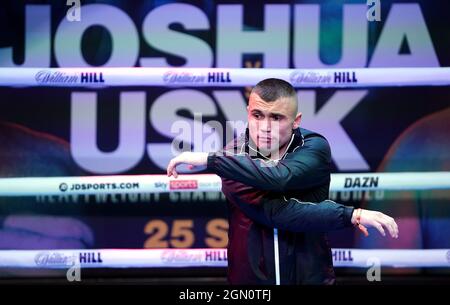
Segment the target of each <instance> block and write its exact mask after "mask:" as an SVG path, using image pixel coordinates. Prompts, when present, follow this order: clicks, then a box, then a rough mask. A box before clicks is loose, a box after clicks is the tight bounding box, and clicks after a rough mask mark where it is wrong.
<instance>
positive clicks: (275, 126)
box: [167, 79, 398, 284]
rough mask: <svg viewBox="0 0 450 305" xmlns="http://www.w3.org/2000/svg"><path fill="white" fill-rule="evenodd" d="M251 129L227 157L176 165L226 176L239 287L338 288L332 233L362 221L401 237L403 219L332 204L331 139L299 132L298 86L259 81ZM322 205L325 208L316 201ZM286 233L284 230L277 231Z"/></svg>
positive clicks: (232, 276) (196, 156)
mask: <svg viewBox="0 0 450 305" xmlns="http://www.w3.org/2000/svg"><path fill="white" fill-rule="evenodd" d="M247 110H248V128H247V130H246V133H245V135H243V136H241V138H240V139H236V140H235V141H233V142H232V143H230V144H229V145H227V146H226V147H225V149H224V150H223V151H222V152H220V153H210V154H208V153H192V152H185V153H182V154H181V155H179V156H177V157H176V158H174V159H172V160H171V161H170V163H169V165H168V167H167V174H168V176H169V177H170V176H171V175H173V176H174V177H175V178H176V177H177V176H178V173H177V172H176V165H177V164H181V163H186V164H190V165H193V166H198V165H207V168H208V169H209V170H210V171H212V172H214V173H215V174H217V175H219V176H220V177H222V191H223V192H224V194H225V196H226V197H227V201H228V206H229V223H230V229H229V232H228V235H229V244H228V279H229V281H230V283H232V284H275V283H281V284H334V283H335V276H334V271H333V263H332V255H331V249H330V247H329V245H328V242H327V238H326V235H325V233H324V232H326V231H329V230H332V229H338V228H343V227H346V226H351V225H352V224H359V227H360V228H361V229H362V230H365V227H364V226H363V225H367V226H373V227H376V228H377V229H378V230H379V231H380V233H381V234H383V235H384V234H385V231H384V228H385V229H387V230H388V231H389V233H390V234H391V236H392V237H395V238H396V237H397V235H398V228H397V225H396V224H395V221H394V220H393V219H392V218H390V217H388V216H386V215H384V214H382V213H378V212H373V211H368V210H364V211H363V210H358V213H354V209H353V208H352V207H345V206H343V205H339V204H337V203H334V202H332V201H329V200H326V199H327V198H328V193H329V184H330V164H331V153H330V148H329V145H328V142H327V141H326V140H325V138H324V137H323V136H321V135H319V134H317V133H314V132H312V131H309V130H306V129H301V128H299V124H300V120H301V113H298V112H297V96H296V92H295V90H294V88H293V87H292V86H291V85H290V84H289V83H288V82H286V81H283V80H280V79H266V80H263V81H261V82H259V83H258V84H257V85H256V86H255V87H254V88H253V90H252V92H251V94H250V98H249V105H248V107H247ZM316 202H319V204H315V203H316ZM272 228H278V229H281V230H282V231H280V232H279V233H278V231H277V230H272Z"/></svg>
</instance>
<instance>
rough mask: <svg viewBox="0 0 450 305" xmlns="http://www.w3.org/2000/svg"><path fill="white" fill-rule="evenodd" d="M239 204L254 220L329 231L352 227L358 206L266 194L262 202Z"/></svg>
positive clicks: (288, 227) (292, 228) (301, 229)
mask: <svg viewBox="0 0 450 305" xmlns="http://www.w3.org/2000/svg"><path fill="white" fill-rule="evenodd" d="M237 204H238V206H239V207H240V208H241V210H242V211H243V212H244V214H245V215H246V216H247V217H249V218H250V219H252V220H253V221H255V222H257V223H260V224H262V225H265V226H269V227H273V228H278V229H282V230H287V231H291V232H327V231H331V230H337V229H342V228H345V227H351V226H352V215H353V210H354V208H353V207H349V206H344V205H342V204H338V203H336V202H334V201H331V200H325V201H322V202H319V203H310V202H302V201H299V200H297V199H295V198H291V199H289V200H284V198H273V199H266V198H265V199H262V200H261V202H260V204H258V205H249V204H246V203H242V202H238V203H237Z"/></svg>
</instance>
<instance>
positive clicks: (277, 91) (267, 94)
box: [252, 78, 297, 102]
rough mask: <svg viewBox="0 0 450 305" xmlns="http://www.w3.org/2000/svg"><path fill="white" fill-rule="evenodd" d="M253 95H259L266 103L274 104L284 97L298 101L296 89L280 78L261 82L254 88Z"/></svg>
mask: <svg viewBox="0 0 450 305" xmlns="http://www.w3.org/2000/svg"><path fill="white" fill-rule="evenodd" d="M252 93H256V94H258V96H259V97H260V98H262V99H263V100H264V101H265V102H273V101H276V100H277V99H279V98H282V97H292V98H294V99H295V101H297V93H296V92H295V89H294V87H292V85H291V84H290V83H288V82H287V81H285V80H282V79H279V78H266V79H264V80H262V81H260V82H259V83H257V84H256V86H255V87H253V89H252Z"/></svg>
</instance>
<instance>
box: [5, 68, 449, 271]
mask: <svg viewBox="0 0 450 305" xmlns="http://www.w3.org/2000/svg"><path fill="white" fill-rule="evenodd" d="M269 77H274V78H281V79H284V80H286V81H289V82H290V83H291V84H292V85H293V86H294V87H297V88H299V87H300V88H302V87H305V88H358V87H379V86H381V87H388V86H448V85H450V68H355V69H353V68H350V69H247V68H246V69H239V68H238V69H225V68H224V69H222V68H195V69H194V68H186V69H185V68H0V86H8V87H18V88H22V87H30V86H41V87H72V88H78V87H93V88H105V87H112V86H119V87H127V86H143V87H147V86H164V87H169V88H171V87H244V86H253V85H254V84H256V83H257V82H259V81H260V80H262V79H264V78H269ZM433 189H450V172H402V173H357V174H354V173H351V174H350V173H347V174H346V173H339V174H332V175H331V186H330V190H331V191H355V190H360V191H364V190H393V191H399V190H433ZM220 190H221V180H220V177H218V176H216V175H208V174H203V175H202V174H200V175H180V176H179V178H178V179H174V178H168V177H166V176H165V175H135V176H87V177H38V178H36V177H25V178H0V196H34V195H66V194H86V193H94V194H99V193H108V194H110V193H142V192H152V193H161V192H174V191H176V192H182V191H187V192H193V191H205V192H207V191H220ZM332 251H333V263H334V265H335V266H336V267H357V268H358V267H359V268H367V267H369V266H371V265H373V264H379V265H380V266H386V267H450V249H433V250H419V249H418V250H412V249H407V250H403V249H402V250H385V249H371V250H364V249H332ZM77 264H79V266H80V267H81V268H133V267H136V268H142V267H148V268H158V267H164V268H166V267H226V265H227V261H226V249H212V248H210V249H83V250H80V249H77V250H0V268H56V269H66V268H70V267H71V266H73V265H77Z"/></svg>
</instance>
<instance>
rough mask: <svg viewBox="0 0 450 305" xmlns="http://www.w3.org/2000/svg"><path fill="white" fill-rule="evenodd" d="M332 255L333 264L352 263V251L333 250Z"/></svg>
mask: <svg viewBox="0 0 450 305" xmlns="http://www.w3.org/2000/svg"><path fill="white" fill-rule="evenodd" d="M332 255H333V261H335V262H353V256H352V251H350V250H334V251H333V254H332Z"/></svg>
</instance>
